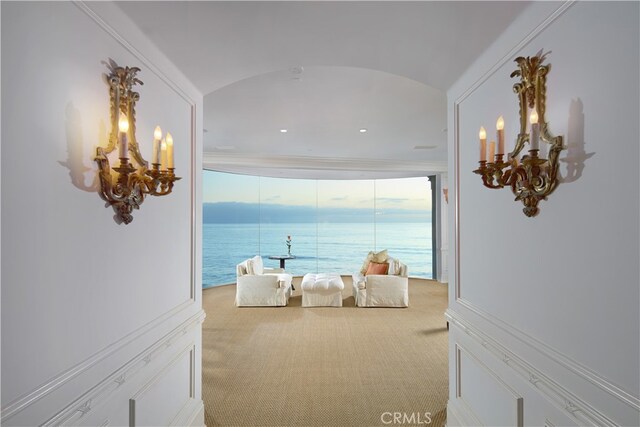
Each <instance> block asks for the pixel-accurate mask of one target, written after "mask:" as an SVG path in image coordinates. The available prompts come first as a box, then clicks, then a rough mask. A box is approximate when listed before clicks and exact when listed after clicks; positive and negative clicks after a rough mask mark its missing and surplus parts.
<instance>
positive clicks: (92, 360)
mask: <svg viewBox="0 0 640 427" xmlns="http://www.w3.org/2000/svg"><path fill="white" fill-rule="evenodd" d="M193 306H194V301H193V300H187V301H185V302H183V303H181V304H179V305H177V306H176V307H174V308H173V309H171V310H169V311H167V312H166V313H164V314H162V315H161V316H159V317H157V318H156V319H154V320H152V321H150V322H149V323H147V324H145V325H143V326H142V327H140V328H138V329H136V330H135V331H133V332H131V333H129V334H127V335H125V336H124V337H122V338H120V339H119V340H117V341H115V342H113V343H112V344H110V345H109V346H107V347H105V348H103V349H102V350H100V351H98V352H97V353H95V354H94V355H92V356H91V357H89V358H87V359H85V360H83V361H82V362H80V363H78V364H77V365H75V366H72V367H71V368H69V369H67V370H66V371H64V372H62V373H60V374H59V375H57V376H56V377H54V378H52V379H51V380H49V381H47V382H46V383H44V384H42V385H40V386H39V387H37V388H36V389H34V390H33V391H31V392H29V393H27V394H25V395H23V396H22V397H20V398H18V399H16V400H14V401H13V402H11V403H9V404H8V405H7V406H6V407H4V408H2V419H1V420H0V422H1V423H6V422H7V421H8V420H10V419H11V418H13V417H14V416H15V415H16V414H18V413H19V412H21V411H23V410H24V409H25V408H27V407H28V406H30V405H32V404H34V403H35V402H37V401H38V400H41V399H43V398H45V397H46V396H47V395H49V394H50V393H52V392H54V391H55V390H57V389H58V388H60V387H62V386H63V385H65V384H66V383H68V382H69V381H71V380H73V379H74V378H76V377H78V376H79V375H82V374H84V373H86V372H87V371H88V370H89V369H91V368H92V367H94V366H96V365H97V364H99V363H100V362H102V361H104V360H105V359H107V358H108V357H110V356H113V355H114V354H116V353H117V352H118V351H120V350H122V349H123V348H125V347H126V346H127V345H129V344H131V343H133V342H135V341H137V340H139V339H141V337H142V336H144V335H145V334H147V333H150V332H151V331H153V330H154V329H157V328H160V327H162V324H164V323H165V322H167V321H168V320H169V319H171V318H173V317H180V315H181V314H186V313H188V312H189V311H192V310H193Z"/></svg>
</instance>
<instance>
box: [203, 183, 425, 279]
mask: <svg viewBox="0 0 640 427" xmlns="http://www.w3.org/2000/svg"><path fill="white" fill-rule="evenodd" d="M203 183H204V205H203V210H204V211H203V221H204V224H203V239H202V244H203V275H202V282H203V286H204V287H210V286H216V285H221V284H227V283H234V282H235V280H236V273H235V266H236V264H238V263H240V262H242V261H243V260H245V259H247V258H250V257H252V256H254V255H258V254H259V255H261V256H262V257H263V259H264V262H265V266H267V267H277V266H278V261H277V260H269V259H268V257H269V256H270V255H285V254H287V245H286V240H287V236H291V254H292V255H295V257H296V259H295V260H289V261H287V263H286V270H287V272H289V273H292V274H293V275H296V276H301V275H304V274H305V273H317V272H319V273H329V272H336V273H341V274H351V273H353V272H355V271H357V270H359V269H360V267H361V266H362V262H363V260H364V258H365V257H366V255H367V253H368V252H369V251H372V250H374V251H380V250H383V249H388V250H389V254H390V255H391V256H393V257H395V258H398V259H400V260H401V261H402V262H404V263H405V264H407V265H408V267H409V275H410V276H413V277H424V278H431V277H432V265H431V262H432V255H431V252H432V244H431V186H430V184H429V181H428V178H426V177H424V178H403V179H383V180H344V181H330V180H308V179H280V178H266V177H257V176H245V175H235V174H229V173H222V172H213V171H204V172H203Z"/></svg>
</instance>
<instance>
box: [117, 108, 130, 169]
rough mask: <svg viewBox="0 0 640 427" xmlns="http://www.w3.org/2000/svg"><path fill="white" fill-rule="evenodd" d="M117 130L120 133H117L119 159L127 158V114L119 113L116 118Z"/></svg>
mask: <svg viewBox="0 0 640 427" xmlns="http://www.w3.org/2000/svg"><path fill="white" fill-rule="evenodd" d="M118 130H119V131H120V134H119V135H118V140H119V141H118V142H119V144H118V149H119V150H118V154H119V157H120V158H121V159H128V158H129V141H128V140H127V132H129V120H127V116H125V115H124V114H120V119H119V120H118Z"/></svg>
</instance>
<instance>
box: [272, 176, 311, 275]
mask: <svg viewBox="0 0 640 427" xmlns="http://www.w3.org/2000/svg"><path fill="white" fill-rule="evenodd" d="M288 236H291V255H294V256H295V257H296V259H293V260H288V261H285V269H286V271H287V272H288V273H291V274H293V275H294V276H301V275H304V274H306V273H311V272H315V271H316V183H315V181H313V180H306V179H283V178H264V177H263V178H260V255H261V256H262V258H263V260H264V265H265V267H278V266H279V265H280V262H279V261H278V260H270V259H269V256H276V255H287V254H288V248H287V244H286V240H287V237H288Z"/></svg>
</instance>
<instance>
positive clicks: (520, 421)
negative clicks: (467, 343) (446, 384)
mask: <svg viewBox="0 0 640 427" xmlns="http://www.w3.org/2000/svg"><path fill="white" fill-rule="evenodd" d="M454 348H455V362H456V363H455V367H456V383H455V387H456V389H455V396H456V397H457V398H458V399H459V400H461V401H462V402H463V403H464V405H463V406H465V407H466V409H467V411H468V412H469V414H471V415H473V419H474V421H480V424H483V425H487V424H491V423H490V422H489V423H488V422H487V420H481V419H480V417H479V416H478V414H476V412H475V411H474V410H473V405H471V404H470V403H469V402H468V400H467V399H466V398H465V396H464V395H463V394H462V391H463V389H464V388H463V387H462V374H463V372H464V371H465V370H463V369H461V366H462V355H463V354H464V355H466V356H467V358H468V359H469V360H470V361H471V362H473V365H474V366H477V367H478V368H479V369H480V370H481V371H482V372H484V374H485V376H486V377H487V378H490V381H491V382H492V383H493V384H494V385H497V386H498V387H499V388H500V390H502V391H504V392H505V393H506V394H508V395H509V397H511V398H513V402H510V403H511V404H512V405H514V407H513V408H511V409H512V410H513V412H514V413H513V416H514V418H513V419H512V420H510V421H509V422H508V423H509V425H513V426H517V427H522V426H523V425H524V415H523V403H524V401H523V398H522V396H520V395H519V394H518V393H517V392H516V391H515V390H514V389H513V388H511V387H510V386H509V384H507V383H506V382H504V381H503V380H502V379H501V378H500V375H499V374H498V373H497V372H495V371H494V370H493V369H491V368H490V367H489V366H487V365H486V364H484V363H483V362H482V361H481V360H480V357H478V356H477V355H475V354H474V353H473V351H471V350H470V349H467V348H465V347H464V346H462V345H461V344H460V343H455V344H454ZM483 388H484V389H485V390H486V389H487V387H486V386H484V387H483ZM497 397H498V396H496V395H494V396H493V397H492V399H491V400H492V403H493V405H494V406H493V407H492V409H491V412H492V413H493V412H495V411H496V410H497V409H498V408H497V405H496V403H503V402H497V401H496V399H497Z"/></svg>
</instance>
